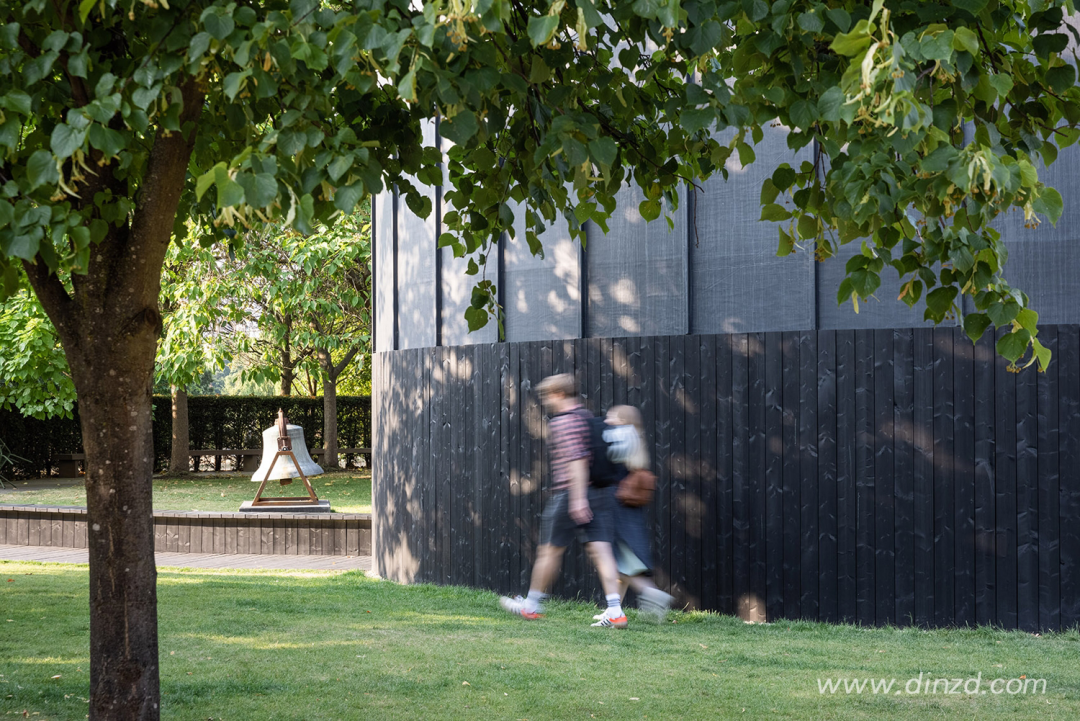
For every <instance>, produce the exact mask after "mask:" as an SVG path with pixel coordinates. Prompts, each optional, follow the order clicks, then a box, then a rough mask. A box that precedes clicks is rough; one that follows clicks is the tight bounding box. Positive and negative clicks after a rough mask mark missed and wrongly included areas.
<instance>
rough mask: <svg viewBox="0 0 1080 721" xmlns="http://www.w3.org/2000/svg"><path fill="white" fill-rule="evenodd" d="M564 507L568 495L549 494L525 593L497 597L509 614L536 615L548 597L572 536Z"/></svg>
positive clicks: (525, 616) (526, 616)
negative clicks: (522, 594) (516, 596)
mask: <svg viewBox="0 0 1080 721" xmlns="http://www.w3.org/2000/svg"><path fill="white" fill-rule="evenodd" d="M566 507H567V494H566V493H565V492H563V493H557V494H555V495H554V496H552V498H551V500H550V502H549V503H548V506H547V508H545V509H544V514H543V516H542V517H541V521H540V546H539V548H537V549H536V562H535V563H534V564H533V570H532V576H531V578H530V581H529V593H528V596H527V597H526V598H525V599H523V600H519V599H520V597H518V598H510V597H508V596H503V597H502V598H501V599H499V603H500V605H502V607H503V608H504V609H506V610H507V611H509V612H510V613H513V614H515V615H518V616H521V617H523V618H528V619H535V618H539V616H540V610H541V604H542V603H543V602H544V600H545V599H546V598H547V592H548V589H550V588H551V584H552V583H553V582H554V581H555V575H556V574H557V573H558V572H559V566H560V565H561V564H562V556H563V552H564V551H565V550H566V547H567V546H568V545H570V540H571V539H572V538H573V532H574V528H575V526H574V524H573V522H572V521H571V520H570V517H569V515H567V512H566Z"/></svg>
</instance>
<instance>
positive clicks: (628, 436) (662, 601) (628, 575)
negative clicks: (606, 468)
mask: <svg viewBox="0 0 1080 721" xmlns="http://www.w3.org/2000/svg"><path fill="white" fill-rule="evenodd" d="M606 420H607V424H608V425H609V426H611V428H610V429H609V430H607V431H605V433H604V440H606V441H607V442H608V444H609V445H608V457H609V458H610V459H611V460H612V462H614V463H619V464H622V465H623V466H625V467H626V471H627V473H628V474H629V473H632V472H634V471H648V470H649V451H648V449H647V448H646V444H645V432H644V427H643V425H642V421H641V412H640V411H638V409H637V408H634V407H633V406H614V407H612V408H611V410H609V411H608V413H607V419H606ZM639 502H640V501H639ZM647 508H648V506H647V505H640V506H630V505H626V504H624V503H622V502H616V504H615V547H614V551H615V561H616V563H617V564H618V568H619V585H620V595H621V596H622V595H625V593H626V587H627V586H629V587H630V588H632V589H634V591H635V592H636V593H637V595H638V608H639V609H640V610H641V611H642V612H643V613H644V614H646V615H647V616H650V617H651V618H652V619H653V620H655V621H657V622H660V621H662V620H663V619H664V616H665V615H666V614H667V612H668V609H669V608H670V607H671V602H672V601H673V600H674V599H673V598H672V597H671V596H670V595H668V594H667V593H664V592H663V591H661V590H660V589H659V588H657V587H656V584H655V583H654V582H653V580H652V575H653V574H652V565H653V564H652V550H651V548H650V539H651V537H652V534H650V533H649V526H648V511H647Z"/></svg>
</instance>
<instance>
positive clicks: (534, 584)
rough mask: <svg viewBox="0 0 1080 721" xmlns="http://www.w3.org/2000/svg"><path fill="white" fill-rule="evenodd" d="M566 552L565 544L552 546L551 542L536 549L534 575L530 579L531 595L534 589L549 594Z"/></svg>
mask: <svg viewBox="0 0 1080 721" xmlns="http://www.w3.org/2000/svg"><path fill="white" fill-rule="evenodd" d="M565 552H566V547H565V546H562V547H559V546H552V545H551V544H550V543H545V544H544V545H542V546H540V548H538V549H537V550H536V563H534V564H533V569H532V577H531V579H530V580H529V594H530V595H532V593H533V592H534V591H535V592H537V593H541V594H545V595H546V594H547V592H548V589H549V588H551V584H552V583H554V581H555V576H556V575H557V574H558V573H559V567H560V566H561V565H562V557H563V553H565Z"/></svg>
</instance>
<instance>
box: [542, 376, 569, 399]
mask: <svg viewBox="0 0 1080 721" xmlns="http://www.w3.org/2000/svg"><path fill="white" fill-rule="evenodd" d="M536 390H537V392H539V393H540V396H541V397H543V396H546V395H549V394H551V393H556V394H558V395H561V396H567V397H571V398H572V397H573V396H575V395H577V385H576V384H575V383H574V376H572V375H570V374H569V373H559V374H558V375H553V376H548V377H547V378H545V379H544V380H542V381H540V384H539V385H538V386H536Z"/></svg>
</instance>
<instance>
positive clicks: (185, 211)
mask: <svg viewBox="0 0 1080 721" xmlns="http://www.w3.org/2000/svg"><path fill="white" fill-rule="evenodd" d="M885 10H889V11H891V12H889V13H886V12H885ZM1063 10H1065V11H1068V12H1069V13H1071V12H1072V11H1073V3H1072V2H1071V0H1049V1H1047V0H1039V1H1038V2H1027V0H1015V1H1010V0H992V1H991V0H952V1H951V2H949V3H947V4H946V3H938V2H917V3H915V2H912V3H907V2H897V3H896V7H892V6H890V7H889V8H884V6H883V3H881V2H880V0H878V2H875V3H874V4H873V5H871V4H869V3H865V2H857V1H856V0H843V1H841V0H830V1H829V2H828V3H824V2H816V1H813V0H780V1H779V2H773V3H767V2H765V1H764V0H741V2H736V1H728V2H715V1H714V0H682V1H681V2H675V1H674V0H639V1H637V2H634V3H626V2H606V1H603V0H572V1H571V2H566V1H565V0H554V2H547V1H546V0H544V1H543V2H522V1H521V0H475V2H473V1H472V0H447V1H446V2H445V3H444V2H426V3H422V4H420V3H417V4H413V3H411V2H407V1H406V0H392V1H390V2H382V1H381V0H356V1H355V2H351V3H348V2H346V3H341V4H334V5H333V6H329V5H328V6H320V5H319V4H318V3H317V2H316V0H291V2H288V3H286V2H284V1H283V0H281V1H271V2H267V3H259V4H257V5H256V4H252V5H250V6H249V5H246V4H243V3H239V4H238V3H235V2H228V3H227V2H225V0H220V1H217V2H214V1H211V0H187V1H185V0H175V1H174V2H170V3H168V4H167V5H166V4H165V3H159V2H157V1H156V0H143V1H142V2H138V3H130V4H127V5H123V6H121V5H120V4H119V3H118V2H117V1H116V0H99V1H97V2H95V1H94V0H81V1H80V2H79V3H77V4H76V3H74V2H64V1H63V0H59V2H57V4H56V5H55V6H50V7H48V8H46V3H45V1H44V0H31V1H30V2H25V3H6V4H3V5H0V109H2V112H3V117H2V118H0V157H2V161H0V188H2V193H0V195H2V198H3V199H2V200H0V278H2V279H3V284H4V287H5V288H6V290H7V291H8V292H12V291H14V290H15V289H16V288H17V285H18V279H19V274H18V272H17V267H18V266H20V265H21V267H22V268H23V270H24V271H25V272H26V275H27V277H28V279H29V283H30V284H31V286H32V287H33V289H34V291H35V294H36V295H37V297H38V298H39V300H40V301H41V303H42V305H43V307H44V308H45V310H46V312H47V313H48V315H49V317H50V319H52V321H53V324H54V325H55V327H56V329H57V333H58V335H59V337H60V339H61V342H62V345H63V348H64V352H65V355H66V357H67V361H68V366H69V367H70V369H71V373H72V378H73V380H74V384H75V387H76V389H77V391H78V396H79V403H80V415H81V418H82V424H83V430H84V432H83V438H84V442H85V445H86V452H87V470H88V473H87V507H88V515H89V518H88V524H89V526H90V529H91V531H90V533H89V541H88V545H89V552H90V599H91V600H90V604H91V624H90V639H91V641H90V655H91V669H92V672H91V697H90V709H89V710H90V715H91V717H92V718H100V717H105V716H108V717H156V716H157V714H158V703H159V693H158V672H157V625H156V595H155V587H154V582H155V569H154V565H153V558H152V556H150V555H149V554H147V553H145V549H146V548H150V547H152V544H153V538H152V517H151V504H150V475H151V468H150V464H151V462H152V461H151V459H152V456H153V454H152V452H151V437H150V388H151V383H152V375H153V365H154V355H155V347H156V344H157V339H158V337H159V335H160V332H161V314H160V311H159V303H158V295H159V290H160V279H161V270H162V264H163V262H164V259H165V255H166V249H167V247H168V244H169V241H170V238H171V236H172V234H173V229H174V227H175V228H176V229H177V230H178V232H179V233H182V228H183V222H184V220H185V219H186V218H187V217H189V216H190V215H192V214H194V215H197V216H199V217H201V218H203V219H205V220H206V221H207V222H212V224H213V227H214V228H215V237H216V238H217V239H218V240H220V241H221V242H222V243H224V244H226V245H230V246H232V247H234V248H235V247H237V246H238V245H239V244H240V243H241V242H242V241H241V240H240V237H241V236H240V234H233V235H231V237H230V236H229V235H227V234H226V231H231V230H232V229H233V228H235V227H238V226H245V227H246V226H249V225H251V226H254V225H260V224H263V223H267V222H270V223H274V222H276V223H280V224H283V225H286V226H291V227H293V228H295V229H296V230H297V231H298V232H300V233H302V234H309V233H312V232H313V231H314V230H315V228H316V227H317V225H318V224H319V223H325V222H327V221H329V220H330V219H331V218H332V217H333V216H334V215H335V214H336V213H339V212H340V213H346V214H348V213H350V212H351V211H352V210H353V208H354V207H355V206H356V204H357V202H358V201H359V200H360V199H361V198H362V197H363V196H364V195H365V194H366V193H371V192H377V191H380V190H382V189H383V188H384V187H385V186H386V185H387V184H388V183H393V184H395V185H396V186H397V189H398V191H399V192H400V193H401V195H402V197H404V199H405V201H406V204H407V205H408V207H409V208H410V209H411V210H413V211H414V212H416V213H417V214H419V215H421V216H426V215H427V214H429V213H430V210H431V203H430V201H429V200H428V199H427V198H425V197H424V196H423V194H421V193H419V192H417V189H416V188H415V186H414V185H413V182H412V180H410V178H416V179H418V180H419V181H421V182H423V183H426V184H429V185H436V184H439V183H442V182H443V168H441V167H440V161H441V160H442V155H441V153H439V151H438V150H437V149H435V148H425V147H423V144H422V141H421V138H422V134H421V132H420V123H421V121H423V120H426V119H431V118H435V117H438V118H441V119H442V122H441V124H440V129H441V131H442V134H443V136H444V137H445V138H446V139H447V140H448V141H450V142H451V143H453V146H452V147H451V148H450V150H449V152H448V158H447V168H446V169H447V171H448V177H449V184H450V186H452V187H449V188H447V192H446V193H445V195H444V197H445V198H446V199H447V200H448V201H449V202H450V203H451V204H452V206H453V208H454V209H453V210H451V211H450V212H447V213H446V214H445V215H444V216H443V221H444V223H445V224H446V225H447V227H448V233H447V234H445V235H444V236H443V237H442V238H441V239H440V242H441V243H442V244H443V245H447V246H451V247H453V248H454V249H455V252H457V253H459V254H467V253H472V254H476V255H478V256H484V255H486V253H487V251H488V249H489V248H490V247H491V242H492V240H493V239H496V238H497V237H498V236H499V235H500V234H501V233H502V232H504V231H506V232H513V227H514V210H513V207H512V206H513V204H512V202H511V201H513V202H515V203H525V204H526V205H525V226H526V229H527V230H526V237H527V240H528V242H529V245H530V247H532V248H533V250H534V252H541V250H542V249H541V247H540V243H539V232H540V231H542V230H543V228H544V227H545V225H546V224H549V223H551V222H553V221H554V220H555V218H556V217H558V216H562V217H563V218H565V219H566V220H567V221H568V223H569V225H570V230H571V232H572V233H574V234H575V236H576V237H579V238H580V237H582V235H583V231H582V223H584V222H585V221H587V220H591V221H593V222H595V223H596V224H597V225H598V226H599V227H600V228H601V229H605V230H606V219H607V218H608V217H609V215H610V213H611V212H612V211H613V210H614V206H615V194H616V193H617V192H618V191H619V190H620V189H621V188H622V187H623V184H624V183H625V182H627V181H629V180H631V179H632V181H633V182H634V183H636V184H637V185H639V186H640V187H641V189H642V190H643V192H644V193H645V198H646V200H645V201H644V202H643V203H642V204H641V212H642V214H643V216H644V217H646V218H647V219H649V218H656V217H659V215H660V214H661V213H662V212H664V210H665V209H666V210H667V211H668V212H671V211H672V210H673V209H674V207H675V206H676V203H677V199H678V190H679V188H680V186H681V185H682V184H684V183H694V182H696V181H697V180H699V179H701V178H705V177H708V176H710V175H711V174H713V173H715V172H718V171H719V172H724V171H723V168H724V163H725V161H726V160H727V158H728V157H729V156H730V155H731V154H732V153H737V154H738V155H739V157H740V160H741V161H742V162H743V163H744V164H746V163H749V162H752V161H753V159H754V152H753V148H752V144H753V143H755V142H757V141H759V140H760V139H761V138H762V136H763V130H762V128H763V126H764V125H766V124H768V123H772V122H780V123H783V124H785V125H787V126H788V127H789V128H791V129H792V132H791V133H790V135H789V145H791V147H792V148H793V150H794V149H798V148H801V147H806V146H808V145H810V144H811V143H812V142H815V141H816V142H817V144H818V146H820V148H821V150H820V152H818V153H816V156H817V159H818V162H816V163H809V164H807V165H805V166H801V167H799V168H792V167H784V166H781V167H780V168H778V169H777V172H776V173H774V174H773V176H772V178H771V181H770V182H771V185H770V184H766V187H765V188H764V189H763V190H764V198H763V200H765V201H766V203H765V210H764V211H763V212H764V213H765V214H766V217H773V218H775V217H776V216H777V215H779V216H782V215H783V213H791V215H792V217H791V220H792V221H794V223H793V224H792V225H790V226H789V230H787V231H785V232H786V233H787V236H786V238H788V239H792V241H791V242H792V243H794V242H795V240H794V239H793V237H792V232H794V233H796V234H797V236H798V239H799V242H805V243H806V244H807V245H808V246H813V247H814V250H815V252H818V253H820V254H821V255H822V256H827V255H829V253H830V252H831V250H832V248H833V247H834V246H835V244H836V243H837V242H851V241H853V240H856V239H859V238H864V239H866V240H865V246H864V247H865V250H864V253H863V255H861V256H859V257H858V258H857V259H856V260H855V261H853V262H850V263H849V265H848V273H847V278H846V279H845V284H844V285H842V286H841V292H842V295H843V294H848V293H854V294H855V297H866V296H867V295H868V294H870V293H872V292H873V290H874V289H875V288H876V287H877V278H878V276H879V274H880V272H881V271H882V270H883V269H884V267H885V265H891V266H892V267H893V268H894V269H896V270H897V271H898V272H900V274H901V277H902V278H905V279H906V281H905V285H906V288H907V289H908V292H907V294H905V296H904V300H906V301H909V302H914V301H915V299H916V298H917V297H919V295H920V294H922V293H924V292H925V297H926V301H927V307H928V314H929V317H930V318H932V319H934V320H941V319H943V318H944V317H945V316H946V315H947V314H948V313H950V312H957V309H958V308H959V306H957V305H956V303H955V299H956V298H957V296H958V295H959V294H961V293H964V294H969V295H972V297H973V300H974V303H975V306H976V308H978V310H979V312H978V313H975V314H973V316H972V317H971V318H969V319H965V325H966V327H967V328H968V331H969V333H970V334H972V335H973V336H977V335H978V334H979V333H980V332H981V331H982V330H984V329H985V328H986V327H988V326H989V324H991V323H993V324H995V325H997V326H999V327H1007V328H1008V329H1009V330H1010V331H1011V332H1010V333H1008V334H1007V335H1006V339H1005V340H1003V341H1002V342H1001V343H999V349H1000V350H1001V352H1002V353H1003V354H1005V355H1006V356H1007V357H1009V358H1010V360H1014V361H1015V360H1017V359H1019V358H1020V357H1021V355H1022V354H1023V353H1024V352H1026V350H1027V349H1029V348H1030V349H1032V350H1033V351H1034V354H1035V355H1036V356H1037V357H1038V358H1039V361H1040V363H1045V361H1046V359H1047V356H1048V354H1047V353H1046V351H1045V349H1043V348H1042V347H1041V346H1040V345H1037V339H1036V337H1035V333H1036V328H1035V322H1036V320H1037V316H1036V315H1035V314H1034V312H1033V311H1032V310H1031V309H1029V308H1028V307H1027V300H1026V298H1025V296H1024V295H1023V294H1022V293H1021V292H1019V291H1018V290H1015V289H1012V288H1010V287H1009V286H1008V285H1007V283H1006V282H1005V281H1004V279H1003V277H1002V271H1003V266H1004V259H1005V255H1006V252H1005V248H1004V245H1003V244H1002V243H1001V239H1000V237H998V236H997V235H996V233H995V232H994V231H993V230H992V229H991V228H990V227H989V225H988V223H989V222H990V221H991V220H992V219H993V218H994V217H996V216H997V215H998V214H1000V213H1001V212H1003V211H1005V210H1007V209H1009V208H1018V209H1020V210H1021V211H1022V212H1025V213H1026V214H1028V217H1029V218H1030V221H1029V222H1034V221H1035V220H1036V219H1037V218H1038V216H1039V215H1040V214H1041V215H1044V216H1046V217H1048V218H1050V219H1051V220H1053V219H1055V218H1056V217H1057V215H1058V214H1059V213H1060V211H1061V198H1060V196H1059V195H1058V194H1056V193H1055V192H1054V191H1052V190H1050V189H1048V188H1046V187H1044V186H1043V185H1042V184H1041V183H1040V182H1039V181H1038V170H1037V167H1038V162H1039V161H1040V160H1041V161H1042V162H1044V163H1048V162H1052V160H1053V157H1054V150H1053V148H1054V147H1055V146H1059V145H1067V144H1069V143H1071V142H1074V141H1075V139H1076V137H1075V131H1074V130H1072V125H1074V124H1075V123H1076V122H1077V120H1080V117H1078V116H1080V112H1078V107H1077V99H1078V90H1077V88H1076V87H1074V84H1075V71H1074V69H1073V68H1072V66H1071V65H1069V64H1068V63H1066V62H1065V60H1064V59H1063V58H1062V57H1061V53H1062V51H1064V50H1065V48H1066V46H1067V44H1068V35H1067V34H1066V33H1065V32H1059V30H1061V28H1062V20H1063ZM1066 30H1067V28H1066ZM1033 31H1034V32H1033ZM688 78H695V79H696V81H695V82H689V81H688ZM964 122H970V123H971V124H972V125H973V127H974V141H973V142H971V143H969V144H966V145H965V144H963V142H964V141H962V136H961V135H960V134H959V133H958V128H959V127H960V125H961V123H964ZM720 131H729V132H730V133H731V134H732V136H733V139H732V140H731V142H730V143H725V144H721V143H719V142H717V140H716V139H715V134H716V133H718V132H720ZM185 191H186V192H185ZM774 191H775V194H774ZM781 193H785V194H789V195H790V202H791V205H790V209H788V208H787V207H785V206H784V205H782V204H780V203H774V202H773V201H775V200H777V199H778V198H780V197H781V196H780V194H781ZM774 205H775V206H777V207H776V208H773V207H772V206H774ZM777 208H778V209H777ZM780 240H781V241H782V242H785V243H786V242H787V241H786V240H785V235H781V236H780ZM782 248H783V246H782ZM477 260H480V261H483V260H484V258H483V257H479V258H477ZM476 265H477V266H482V265H483V263H482V262H480V263H477V264H476ZM65 273H70V274H71V287H70V289H68V288H67V287H65V286H64V284H63V282H61V280H60V279H59V276H58V274H60V276H63V274H65ZM494 298H495V294H494V288H493V286H492V285H491V283H490V282H481V283H480V284H478V287H477V289H476V291H475V292H474V294H473V307H472V308H471V309H470V311H469V314H468V316H469V321H470V325H472V326H474V327H475V326H477V325H480V324H482V323H483V322H485V321H486V318H487V315H486V314H485V310H488V312H490V310H491V309H493V308H494V300H493V299H494Z"/></svg>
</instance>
